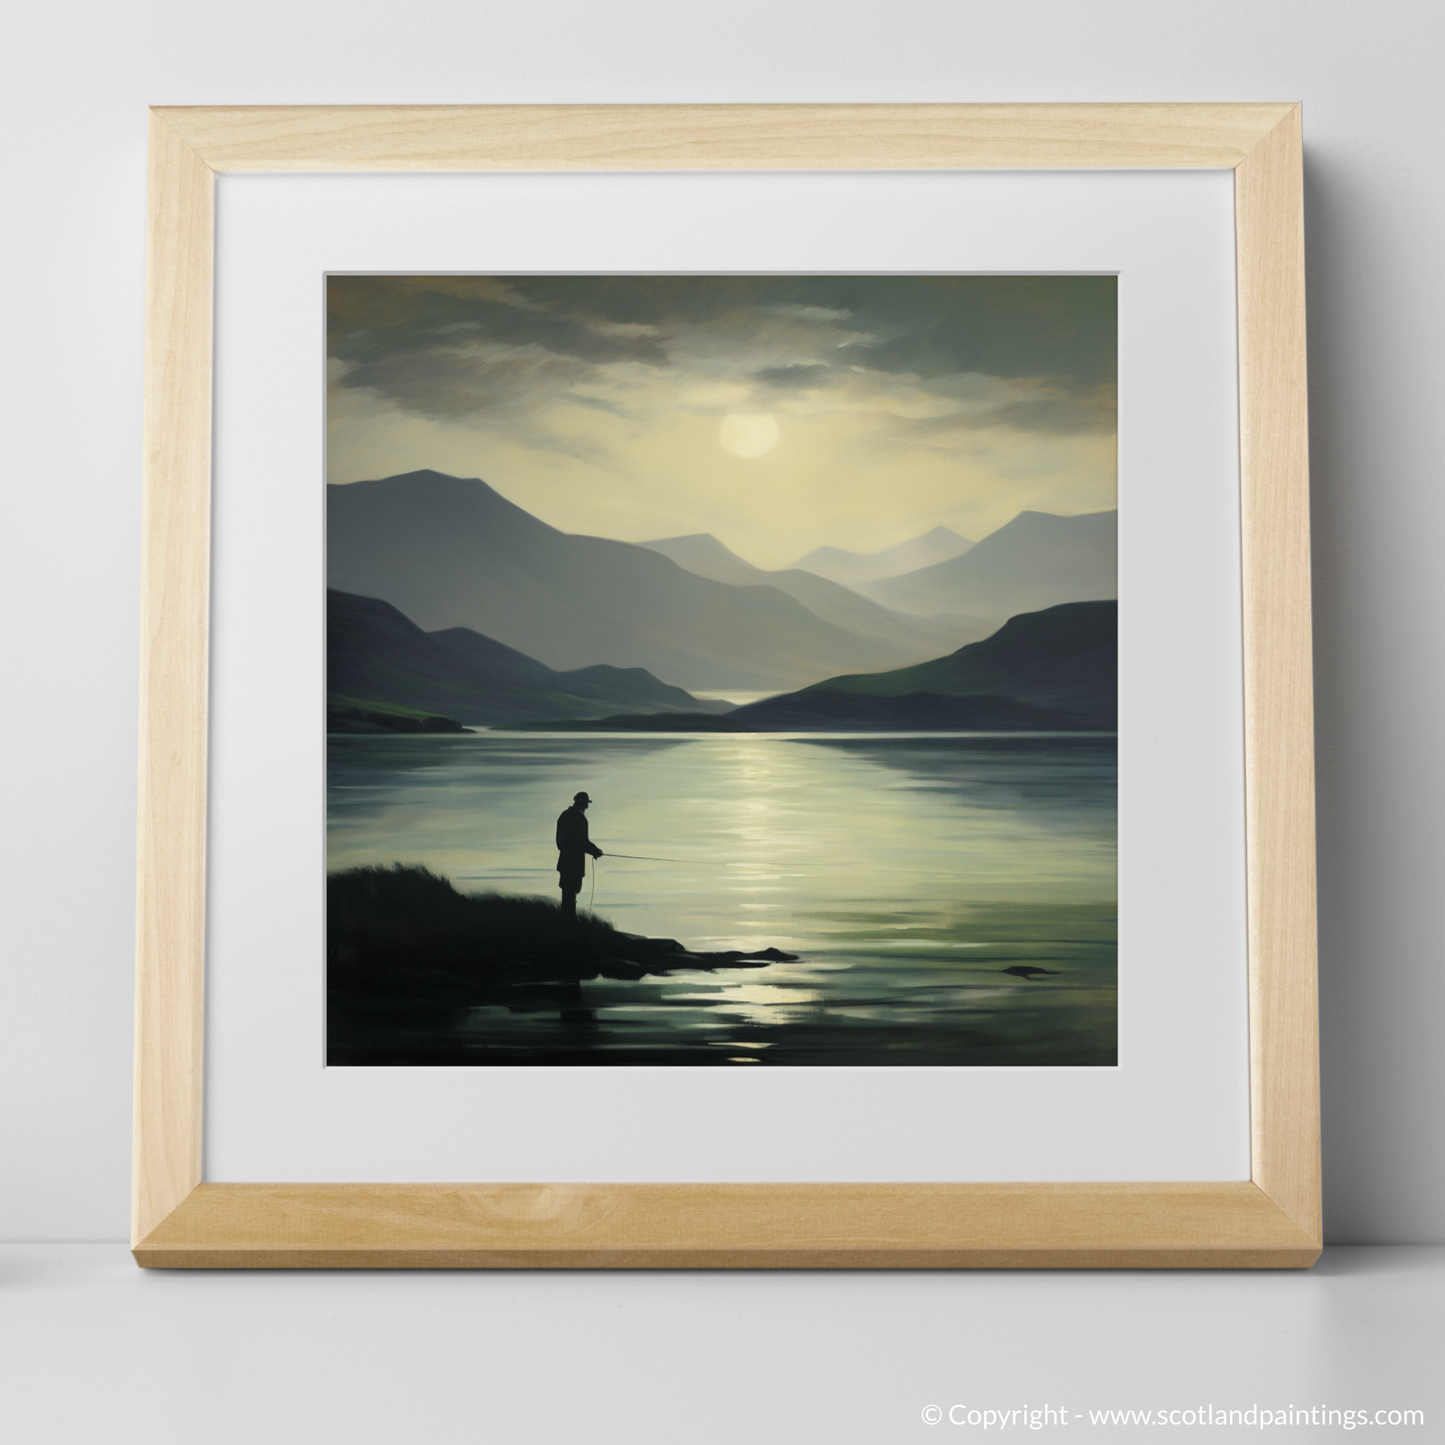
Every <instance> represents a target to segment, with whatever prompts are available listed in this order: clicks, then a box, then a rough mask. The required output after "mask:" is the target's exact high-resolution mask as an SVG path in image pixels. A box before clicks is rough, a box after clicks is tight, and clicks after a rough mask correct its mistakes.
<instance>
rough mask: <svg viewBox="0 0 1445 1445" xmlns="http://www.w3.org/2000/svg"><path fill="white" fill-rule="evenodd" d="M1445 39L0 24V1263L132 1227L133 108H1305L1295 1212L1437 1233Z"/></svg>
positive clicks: (869, 8) (1099, 16) (42, 14)
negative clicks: (1316, 1088) (1320, 1075)
mask: <svg viewBox="0 0 1445 1445" xmlns="http://www.w3.org/2000/svg"><path fill="white" fill-rule="evenodd" d="M1441 15H1442V12H1441V11H1440V10H1439V8H1438V7H1437V6H1434V5H1432V4H1429V3H1426V0H1393V3H1392V0H1385V3H1383V4H1381V3H1365V0H1353V3H1351V0H1308V3H1306V0H1216V3H1211V4H1209V5H1207V6H1206V5H1194V6H1187V7H1186V6H1183V5H1168V4H1161V3H1159V0H1113V3H1105V0H1013V3H1009V4H1001V3H998V0H994V3H991V4H987V5H985V4H976V3H956V0H953V3H950V0H894V3H891V4H888V5H878V4H876V3H871V0H730V3H726V4H723V3H720V0H713V3H709V4H705V5H704V4H698V3H695V0H694V3H691V4H685V3H679V0H613V3H609V4H606V5H597V4H586V3H582V0H532V3H529V4H526V5H519V4H515V3H509V4H505V5H503V4H466V3H459V0H421V3H417V4H413V5H410V6H402V5H397V4H394V3H379V0H345V3H342V0H286V3H278V0H252V3H248V4H247V5H245V6H240V5H232V6H231V7H229V8H227V9H224V10H223V9H220V8H213V7H203V6H197V5H195V4H192V3H185V4H182V3H177V0H127V3H120V4H115V3H109V4H102V3H99V0H60V3H51V4H46V5H40V4H36V3H33V0H32V3H31V4H29V5H28V6H27V7H26V8H25V9H23V10H21V9H20V8H19V7H18V6H17V7H14V8H12V10H11V12H10V14H9V17H8V19H7V21H6V25H5V30H4V34H5V41H6V49H7V51H8V57H7V64H6V66H5V72H6V79H5V83H4V86H3V87H0V90H3V96H0V104H3V105H4V106H5V107H6V111H7V116H6V122H7V127H6V135H7V137H8V140H9V144H8V146H7V148H6V149H7V155H6V161H5V174H6V179H7V182H8V185H7V198H6V199H7V204H6V206H5V208H4V221H3V225H0V246H3V248H4V262H5V264H4V270H3V273H0V275H3V284H4V295H5V304H4V307H3V310H0V316H3V317H4V322H3V326H0V365H3V368H4V370H3V374H0V397H3V402H4V406H5V422H4V426H3V430H0V438H3V443H0V445H3V456H4V460H5V464H6V465H5V477H4V483H3V487H0V507H3V517H0V589H3V597H0V627H3V646H4V652H3V659H4V661H3V672H0V675H3V677H4V679H5V684H6V685H5V689H4V701H3V705H0V727H3V729H4V746H3V751H0V759H3V763H4V799H5V802H4V811H3V815H0V816H3V827H0V850H3V860H0V879H3V880H4V898H3V903H0V958H3V960H4V980H5V982H4V995H3V997H4V1007H3V1009H0V1069H3V1071H4V1079H5V1086H4V1092H3V1097H4V1099H5V1105H4V1108H3V1110H0V1158H3V1159H4V1160H5V1161H6V1171H5V1172H6V1175H7V1177H8V1183H9V1187H8V1189H6V1190H5V1191H4V1194H3V1197H0V1238H10V1239H32V1240H44V1239H68V1240H82V1239H118V1238H121V1237H123V1236H124V1235H125V1233H126V1228H127V1226H126V1211H127V1199H128V1184H127V1171H128V1159H129V1138H128V1131H129V1117H128V1116H129V1109H130V1082H129V1070H130V967H131V888H132V874H133V866H134V854H133V846H132V824H133V798H134V764H133V758H134V747H135V727H134V716H135V707H136V685H135V675H136V626H137V623H136V595H137V577H138V560H139V549H138V525H139V468H140V402H141V392H140V354H141V353H140V348H141V282H142V244H141V243H142V202H143V189H144V144H145V107H146V105H147V104H152V103H168V104H203V103H231V104H235V103H298V102H312V103H341V102H348V103H379V102H483V101H485V102H494V103H495V102H523V101H532V102H537V101H554V102H566V101H637V100H651V101H698V100H719V101H765V100H772V101H778V100H783V101H901V100H920V101H984V100H991V101H1021V100H1042V101H1050V100H1052V101H1061V100H1094V101H1097V100H1295V99H1300V100H1303V101H1304V103H1305V118H1306V138H1307V146H1308V160H1307V173H1306V185H1307V202H1308V227H1309V246H1310V308H1311V348H1310V362H1311V395H1312V406H1313V415H1314V459H1315V460H1314V478H1315V528H1316V532H1315V557H1316V566H1317V578H1318V584H1317V592H1316V602H1317V612H1316V617H1317V627H1318V646H1317V663H1318V687H1319V700H1320V702H1319V742H1320V804H1321V808H1320V826H1321V865H1322V871H1321V913H1320V922H1321V933H1322V940H1321V941H1322V964H1321V966H1322V984H1323V1034H1324V1048H1325V1088H1324V1100H1325V1145H1326V1161H1325V1162H1326V1210H1327V1213H1326V1219H1327V1226H1328V1231H1329V1236H1330V1238H1331V1239H1332V1240H1334V1241H1371V1242H1380V1243H1389V1242H1404V1241H1440V1240H1445V1189H1442V1187H1441V1185H1442V1183H1445V1166H1442V1160H1441V1153H1440V1150H1439V1147H1438V1146H1439V1140H1440V1138H1441V1135H1442V1128H1441V1125H1442V1105H1445V1089H1442V1077H1445V1050H1442V1049H1441V1048H1440V1047H1439V1045H1438V1043H1437V1041H1436V1039H1437V1035H1438V1032H1439V1030H1440V1028H1441V1003H1442V997H1445V969H1442V966H1441V963H1442V959H1441V953H1442V950H1441V945H1440V941H1439V933H1440V930H1439V928H1438V926H1437V923H1436V915H1437V912H1438V908H1437V895H1438V894H1439V893H1440V891H1441V888H1440V884H1439V882H1438V880H1437V875H1438V874H1439V873H1440V872H1441V869H1442V865H1445V835H1442V829H1441V827H1440V822H1439V820H1440V817H1441V789H1442V782H1445V766H1442V762H1441V758H1440V753H1439V749H1438V747H1437V746H1436V745H1435V740H1436V724H1437V720H1438V719H1440V718H1441V717H1442V716H1445V706H1442V704H1445V696H1442V692H1445V686H1442V675H1445V674H1442V669H1441V666H1440V664H1441V661H1442V657H1441V653H1442V648H1441V645H1440V643H1439V641H1438V638H1439V622H1440V619H1441V618H1442V616H1445V597H1442V595H1441V591H1442V584H1441V582H1440V581H1438V580H1437V569H1436V566H1435V554H1436V552H1437V550H1438V546H1439V542H1438V538H1439V536H1440V535H1441V532H1442V523H1445V488H1442V486H1441V481H1442V476H1441V464H1440V461H1439V458H1438V452H1439V440H1438V436H1437V433H1438V432H1439V430H1440V423H1441V418H1442V403H1441V400H1440V398H1441V396H1442V395H1445V363H1442V360H1441V358H1440V355H1439V351H1438V346H1437V342H1438V338H1439V334H1440V333H1441V331H1442V329H1445V282H1442V268H1441V256H1442V249H1445V248H1442V245H1441V242H1442V239H1445V237H1442V230H1445V227H1442V224H1441V222H1442V205H1445V203H1442V197H1441V188H1440V160H1439V149H1438V139H1437V136H1438V132H1439V130H1440V127H1441V124H1442V122H1445V103H1442V101H1441V100H1440V98H1439V97H1440V94H1441V88H1440V84H1439V65H1438V55H1439V53H1440V49H1441V41H1442V40H1445V20H1442V18H1441ZM1432 96H1433V97H1435V98H1434V99H1432V98H1431V97H1432Z"/></svg>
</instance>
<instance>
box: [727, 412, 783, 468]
mask: <svg viewBox="0 0 1445 1445" xmlns="http://www.w3.org/2000/svg"><path fill="white" fill-rule="evenodd" d="M717 439H718V441H720V442H721V443H722V445H723V448H724V450H726V451H730V452H731V453H732V454H733V455H734V456H735V457H760V456H764V455H765V454H766V453H768V452H770V451H772V449H773V448H774V447H775V446H777V444H778V423H777V420H776V418H774V417H771V416H769V415H768V414H767V412H759V411H735V412H732V413H730V414H729V415H728V416H725V417H724V418H723V423H722V426H720V427H719V428H718V434H717Z"/></svg>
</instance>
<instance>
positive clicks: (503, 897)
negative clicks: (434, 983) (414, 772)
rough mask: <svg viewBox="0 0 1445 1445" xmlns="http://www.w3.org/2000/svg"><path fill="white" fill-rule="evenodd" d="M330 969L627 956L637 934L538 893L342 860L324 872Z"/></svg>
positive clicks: (460, 966) (481, 966)
mask: <svg viewBox="0 0 1445 1445" xmlns="http://www.w3.org/2000/svg"><path fill="white" fill-rule="evenodd" d="M326 911H327V935H328V951H329V953H330V957H331V961H332V965H333V968H336V967H340V968H341V969H342V970H343V971H350V970H352V969H359V970H360V971H363V972H367V971H370V970H372V969H375V968H377V967H382V968H395V967H397V966H398V965H401V966H405V965H425V966H428V967H432V968H440V969H445V970H447V971H457V972H463V973H467V974H473V973H476V972H478V971H481V972H489V971H492V970H493V969H495V968H496V967H497V966H498V965H501V964H514V963H530V964H537V963H557V962H562V961H565V960H568V959H581V958H586V957H597V956H608V955H611V956H618V955H622V956H626V955H627V953H628V952H629V951H630V950H633V949H635V947H636V944H637V943H638V942H639V940H635V939H633V938H632V937H631V936H630V935H628V934H623V933H619V932H618V930H616V929H615V928H613V927H612V925H611V924H610V923H608V922H606V921H605V920H604V919H601V918H598V917H597V916H596V915H595V914H590V913H579V914H578V916H577V918H576V920H575V921H573V920H571V919H568V918H564V917H563V916H562V910H561V907H560V905H559V904H557V903H552V902H550V901H548V900H547V899H544V898H521V897H516V896H514V895H509V894H503V893H459V892H458V891H457V889H456V888H455V887H454V886H453V884H452V883H451V881H450V880H449V879H447V878H443V877H442V876H441V875H440V874H437V873H433V872H432V871H431V870H430V869H429V868H424V867H421V866H420V865H416V864H405V863H393V864H391V865H390V866H385V865H382V866H377V867H368V868H348V869H346V870H345V871H344V872H341V873H332V874H329V875H328V877H327V880H326Z"/></svg>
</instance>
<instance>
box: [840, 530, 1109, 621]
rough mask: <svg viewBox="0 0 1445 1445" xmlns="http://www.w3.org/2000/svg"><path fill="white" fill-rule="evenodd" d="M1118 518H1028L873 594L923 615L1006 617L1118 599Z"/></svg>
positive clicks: (876, 586)
mask: <svg viewBox="0 0 1445 1445" xmlns="http://www.w3.org/2000/svg"><path fill="white" fill-rule="evenodd" d="M1117 537H1118V513H1117V512H1088V513H1085V514H1084V515H1082V516H1077V517H1060V516H1055V515H1054V514H1053V513H1052V512H1020V513H1019V514H1018V516H1017V517H1015V518H1014V519H1013V521H1012V522H1010V523H1008V525H1007V526H1004V527H1000V528H999V529H998V531H997V532H993V533H991V534H990V535H989V536H987V537H985V538H984V539H983V541H981V542H980V543H978V545H977V546H975V547H973V548H972V549H971V550H969V551H968V552H965V553H964V554H963V555H962V556H961V557H953V558H951V559H950V560H948V561H946V562H937V563H934V565H933V566H931V567H924V568H922V569H921V570H919V571H917V572H908V573H905V574H904V575H903V576H901V577H889V578H886V579H884V580H883V581H881V582H869V583H865V584H863V585H862V586H861V587H860V589H859V590H860V591H862V592H863V593H864V595H865V596H867V597H871V598H872V599H873V600H874V601H875V602H881V603H882V604H883V605H884V606H885V607H896V608H898V609H899V610H900V611H902V612H913V613H917V614H919V615H921V616H934V615H937V614H939V613H950V612H961V613H966V614H968V615H970V616H990V617H995V618H998V619H1000V620H1001V619H1003V618H1006V617H1014V616H1016V615H1017V614H1019V613H1021V612H1035V611H1037V610H1038V609H1039V608H1042V607H1053V606H1055V605H1057V604H1058V603H1061V602H1079V601H1095V600H1103V599H1106V598H1111V597H1117V596H1118V593H1119V584H1118V541H1117Z"/></svg>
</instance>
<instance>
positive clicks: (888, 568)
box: [793, 525, 973, 587]
mask: <svg viewBox="0 0 1445 1445" xmlns="http://www.w3.org/2000/svg"><path fill="white" fill-rule="evenodd" d="M972 546H973V543H972V542H970V541H969V539H968V538H967V537H960V536H959V534H958V533H957V532H955V531H954V530H953V529H952V528H951V527H945V526H942V525H940V526H937V527H934V528H933V529H932V530H931V531H928V532H924V533H923V534H922V535H921V536H918V537H912V538H910V539H909V540H908V541H906V542H899V543H898V544H897V545H895V546H892V547H884V548H882V549H881V550H880V551H877V552H849V551H846V550H845V549H844V548H842V547H815V548H814V549H813V550H812V551H811V552H809V553H808V555H807V556H806V557H803V558H800V559H799V560H798V561H797V562H794V563H793V566H794V567H796V568H798V569H800V570H801V571H804V572H811V573H813V574H814V575H815V576H817V577H826V578H827V579H828V581H830V582H837V583H840V584H841V585H842V586H844V587H856V586H857V585H858V584H859V583H864V582H876V581H878V580H879V579H880V578H883V577H894V576H897V575H898V574H899V573H902V572H916V571H917V570H918V569H919V568H920V567H929V566H932V565H933V564H934V563H935V562H946V561H948V560H949V559H950V558H952V557H960V556H962V555H963V554H964V553H965V552H967V551H968V550H969V548H971V547H972Z"/></svg>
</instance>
